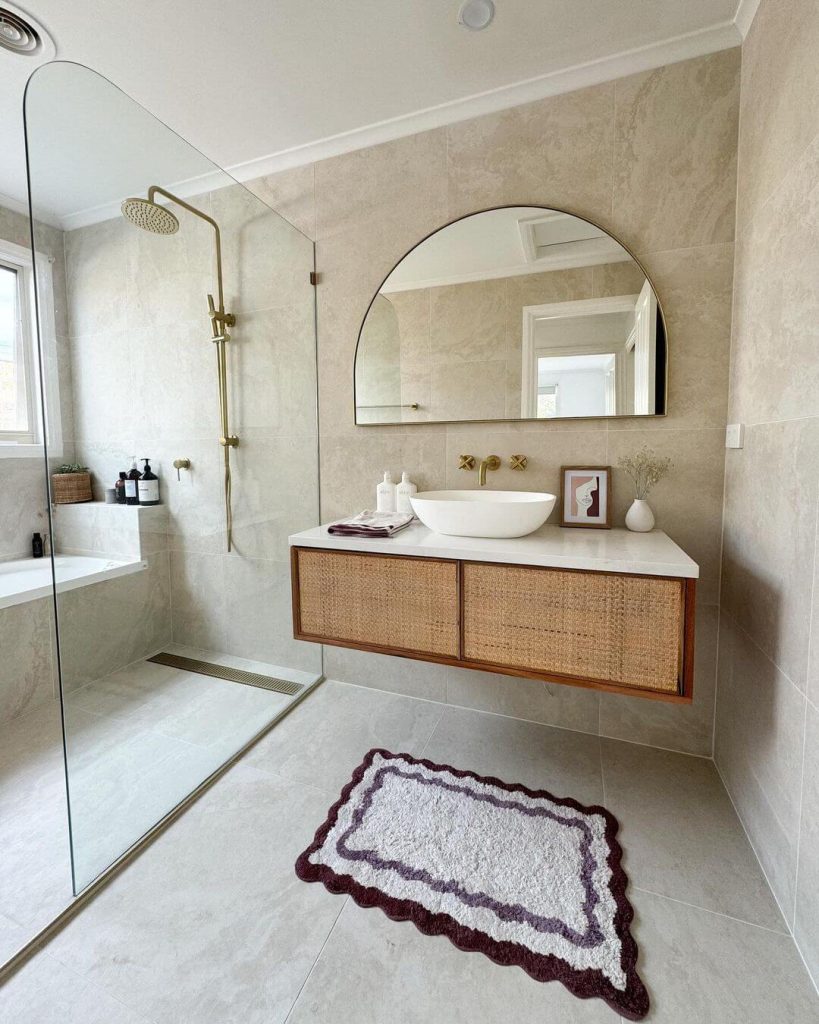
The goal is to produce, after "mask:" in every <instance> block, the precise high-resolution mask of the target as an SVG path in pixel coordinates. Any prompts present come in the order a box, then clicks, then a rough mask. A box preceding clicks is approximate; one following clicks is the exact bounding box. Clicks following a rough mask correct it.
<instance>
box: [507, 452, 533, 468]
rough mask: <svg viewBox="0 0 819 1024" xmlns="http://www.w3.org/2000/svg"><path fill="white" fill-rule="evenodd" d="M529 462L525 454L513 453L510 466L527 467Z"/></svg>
mask: <svg viewBox="0 0 819 1024" xmlns="http://www.w3.org/2000/svg"><path fill="white" fill-rule="evenodd" d="M528 462H529V460H528V459H527V458H526V456H525V455H512V456H511V457H510V459H509V466H510V467H511V468H512V469H526V465H527V463H528Z"/></svg>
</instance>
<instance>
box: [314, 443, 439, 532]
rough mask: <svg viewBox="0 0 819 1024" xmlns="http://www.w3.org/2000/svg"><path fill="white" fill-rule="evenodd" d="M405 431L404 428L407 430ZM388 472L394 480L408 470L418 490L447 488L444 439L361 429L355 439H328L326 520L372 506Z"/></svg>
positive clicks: (324, 470)
mask: <svg viewBox="0 0 819 1024" xmlns="http://www.w3.org/2000/svg"><path fill="white" fill-rule="evenodd" d="M404 429H406V428H404ZM385 469H388V470H390V471H391V472H392V475H393V480H400V479H401V472H402V471H403V470H406V471H407V472H408V473H409V475H410V478H411V479H412V480H413V482H414V483H415V484H416V485H417V487H418V490H419V491H424V490H436V489H440V488H442V487H444V486H445V473H446V467H445V435H444V434H443V433H440V432H439V433H436V434H426V433H424V432H423V428H415V429H414V431H413V432H412V433H409V432H407V433H390V432H387V431H384V430H383V429H378V428H374V429H367V430H363V429H362V430H361V431H360V432H359V433H358V434H357V435H355V436H354V437H350V436H349V435H347V436H345V435H341V436H337V437H332V436H329V437H326V438H324V439H323V440H322V444H321V475H322V495H321V497H322V509H321V517H322V521H323V522H328V521H329V520H332V519H338V518H339V517H340V516H344V515H349V514H350V513H353V512H360V511H361V510H362V509H365V508H373V507H374V502H375V488H376V485H377V484H378V483H379V481H380V480H381V476H382V473H383V472H384V470H385Z"/></svg>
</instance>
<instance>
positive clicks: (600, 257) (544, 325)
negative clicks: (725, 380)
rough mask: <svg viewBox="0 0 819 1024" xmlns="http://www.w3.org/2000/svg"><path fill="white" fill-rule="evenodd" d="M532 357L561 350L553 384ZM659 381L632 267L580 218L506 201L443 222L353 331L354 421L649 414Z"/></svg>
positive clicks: (641, 288) (642, 286)
mask: <svg viewBox="0 0 819 1024" xmlns="http://www.w3.org/2000/svg"><path fill="white" fill-rule="evenodd" d="M544 354H547V355H548V356H549V358H550V359H553V360H556V359H563V360H564V363H563V364H562V371H561V373H562V378H561V380H560V381H558V380H551V379H550V380H545V379H544V380H542V379H541V377H542V372H541V367H542V365H543V363H542V361H543V358H544ZM612 355H613V357H614V365H613V366H608V367H607V368H606V369H605V370H601V368H600V367H601V366H602V362H601V359H600V358H598V357H606V359H609V357H611V356H612ZM567 361H568V362H567ZM572 361H573V362H572ZM597 364H600V365H597ZM557 365H558V364H557V363H554V364H553V366H554V368H555V370H556V368H557ZM593 367H594V368H593ZM601 375H602V376H601ZM665 382H666V337H665V326H664V322H663V317H662V313H661V312H660V308H659V303H658V301H657V297H656V295H655V293H654V290H653V288H652V286H651V284H650V282H649V281H648V279H647V278H646V275H645V272H644V271H643V269H642V267H641V266H640V264H639V263H638V262H637V261H636V260H635V259H634V258H633V257H632V256H631V255H630V254H629V252H628V251H627V250H626V249H625V248H624V247H623V246H622V245H621V244H620V242H618V241H617V240H616V239H615V238H613V237H612V236H611V235H609V234H608V233H607V232H606V231H604V230H603V229H602V228H600V227H597V226H596V225H594V224H591V223H589V222H588V221H586V220H583V219H581V218H580V217H575V216H573V215H572V214H570V213H566V212H565V211H562V210H550V209H545V208H541V207H530V206H523V207H520V206H510V207H502V208H499V209H495V210H485V211H483V212H481V213H476V214H473V215H471V216H467V217H463V218H461V219H460V220H458V221H455V222H454V223H452V224H448V225H445V226H444V227H442V228H440V229H439V230H438V231H436V232H434V233H433V234H431V235H430V236H429V237H428V238H426V239H424V240H422V241H421V242H419V243H418V245H416V246H415V247H414V248H413V249H411V250H410V251H409V252H408V253H407V254H406V255H405V256H404V258H403V259H402V260H400V262H399V263H398V264H397V265H396V266H395V267H394V268H393V270H392V272H391V273H390V274H389V275H388V276H387V278H386V279H385V280H384V282H383V283H382V285H381V287H380V288H379V290H378V293H377V294H376V295H375V297H374V298H373V300H372V302H371V304H370V308H369V310H368V312H367V315H366V317H365V319H364V322H363V324H362V326H361V332H360V334H359V339H358V348H357V351H356V361H355V402H356V407H355V417H356V423H358V424H370V423H430V422H442V421H445V422H451V421H468V420H504V419H505V420H512V419H547V418H559V417H572V418H585V417H607V416H654V415H661V414H663V413H664V412H665Z"/></svg>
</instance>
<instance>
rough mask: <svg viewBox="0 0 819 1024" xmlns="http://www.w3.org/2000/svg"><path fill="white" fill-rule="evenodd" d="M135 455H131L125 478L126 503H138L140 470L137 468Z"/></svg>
mask: <svg viewBox="0 0 819 1024" xmlns="http://www.w3.org/2000/svg"><path fill="white" fill-rule="evenodd" d="M136 462H137V460H136V455H132V456H131V468H130V469H129V470H128V476H127V477H126V478H125V504H126V505H138V504H139V490H138V485H139V478H140V475H141V474H140V472H139V470H138V469H137V464H136Z"/></svg>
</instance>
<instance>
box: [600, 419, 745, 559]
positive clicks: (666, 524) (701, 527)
mask: <svg viewBox="0 0 819 1024" xmlns="http://www.w3.org/2000/svg"><path fill="white" fill-rule="evenodd" d="M632 422H633V423H634V424H635V426H636V429H634V430H609V434H608V456H607V458H606V460H605V461H606V462H607V463H609V464H610V465H612V466H613V467H614V475H613V481H612V483H613V488H614V525H615V526H622V524H623V523H624V521H625V516H626V512H627V511H628V508H629V505H631V503H632V501H633V499H634V488H633V485H632V482H631V479H630V478H629V477H628V476H626V474H625V473H624V472H623V470H621V469H618V468H617V460H618V459H619V458H620V456H621V455H626V454H629V453H631V452H634V451H636V450H637V449H639V448H641V447H642V446H643V445H648V446H649V447H650V448H653V449H654V451H655V452H656V453H657V455H659V456H668V457H670V458H671V460H672V462H673V464H674V465H673V468H672V469H671V471H670V472H669V474H668V475H667V476H666V477H665V478H664V479H663V480H661V481H660V482H659V483H658V484H657V485H656V486H655V487H654V489H653V490H652V491H651V494H650V495H649V499H648V500H649V503H650V505H651V507H652V509H653V510H654V515H655V516H656V519H657V528H658V529H660V530H664V531H665V532H666V533H667V534H668V535H669V536H670V537H671V539H672V540H674V541H676V543H677V544H679V545H680V547H681V548H682V549H683V551H685V552H686V554H688V555H690V556H691V558H693V559H694V561H695V562H696V563H697V564H698V565H699V567H700V575H701V576H703V577H705V578H706V579H719V566H720V534H721V530H722V495H723V475H724V457H725V449H724V445H725V431H724V429H720V428H718V427H713V428H710V429H703V430H674V429H668V428H665V427H661V426H657V425H656V424H657V423H658V422H659V421H642V422H640V421H636V420H635V421H632ZM649 422H650V423H651V426H649V425H648V424H649Z"/></svg>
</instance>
